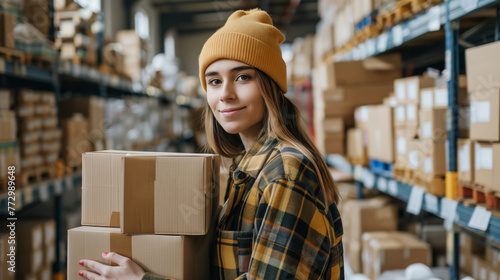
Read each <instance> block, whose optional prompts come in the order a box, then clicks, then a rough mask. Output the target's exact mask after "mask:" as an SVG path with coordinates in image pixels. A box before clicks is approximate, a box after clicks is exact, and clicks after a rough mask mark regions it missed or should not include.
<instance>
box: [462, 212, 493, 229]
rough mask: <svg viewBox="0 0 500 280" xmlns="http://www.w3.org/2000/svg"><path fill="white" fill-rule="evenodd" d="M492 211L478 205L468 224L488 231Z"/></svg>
mask: <svg viewBox="0 0 500 280" xmlns="http://www.w3.org/2000/svg"><path fill="white" fill-rule="evenodd" d="M490 218H491V212H490V211H488V210H486V208H484V207H481V206H476V208H475V209H474V212H473V213H472V216H471V217H470V220H469V224H468V226H469V227H471V228H475V229H479V230H482V231H486V230H487V229H488V225H489V224H490Z"/></svg>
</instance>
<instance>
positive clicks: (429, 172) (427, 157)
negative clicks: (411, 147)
mask: <svg viewBox="0 0 500 280" xmlns="http://www.w3.org/2000/svg"><path fill="white" fill-rule="evenodd" d="M417 145H418V147H417V148H418V149H419V150H420V155H419V160H420V162H419V171H420V176H421V179H423V180H424V181H426V182H430V181H432V179H433V178H434V177H439V176H444V175H445V173H446V161H445V160H446V151H445V142H444V141H433V140H431V139H424V140H419V141H418V144H417Z"/></svg>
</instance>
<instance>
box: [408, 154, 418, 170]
mask: <svg viewBox="0 0 500 280" xmlns="http://www.w3.org/2000/svg"><path fill="white" fill-rule="evenodd" d="M408 165H409V166H410V168H411V169H413V170H416V169H418V165H419V164H418V151H409V152H408Z"/></svg>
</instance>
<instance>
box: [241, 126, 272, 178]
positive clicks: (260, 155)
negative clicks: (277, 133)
mask: <svg viewBox="0 0 500 280" xmlns="http://www.w3.org/2000/svg"><path fill="white" fill-rule="evenodd" d="M278 144H279V141H278V139H276V138H274V137H272V136H269V135H264V136H262V137H260V138H259V139H258V140H257V142H255V144H254V145H253V146H252V148H250V150H248V151H247V152H246V153H245V154H244V155H243V156H239V157H238V158H236V159H235V160H234V163H235V165H234V166H237V167H236V168H235V170H234V178H235V180H238V179H240V180H243V179H244V178H245V177H246V176H244V175H243V174H240V173H245V174H246V175H249V176H251V177H253V178H257V176H258V175H259V172H260V170H261V169H262V167H263V166H264V164H265V163H266V162H267V159H268V158H269V155H270V154H271V152H272V151H273V150H274V148H275V147H276V146H277V145H278ZM238 162H239V163H238Z"/></svg>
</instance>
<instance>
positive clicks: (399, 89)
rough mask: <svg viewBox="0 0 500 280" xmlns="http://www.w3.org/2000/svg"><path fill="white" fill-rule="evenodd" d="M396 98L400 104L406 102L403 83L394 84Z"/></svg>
mask: <svg viewBox="0 0 500 280" xmlns="http://www.w3.org/2000/svg"><path fill="white" fill-rule="evenodd" d="M396 98H397V99H398V101H400V102H405V101H406V87H405V84H404V83H403V82H399V83H397V84H396Z"/></svg>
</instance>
